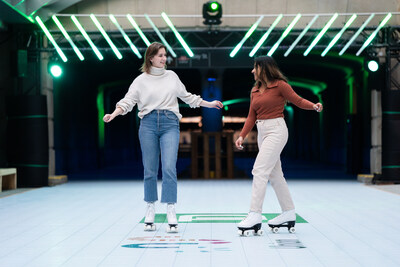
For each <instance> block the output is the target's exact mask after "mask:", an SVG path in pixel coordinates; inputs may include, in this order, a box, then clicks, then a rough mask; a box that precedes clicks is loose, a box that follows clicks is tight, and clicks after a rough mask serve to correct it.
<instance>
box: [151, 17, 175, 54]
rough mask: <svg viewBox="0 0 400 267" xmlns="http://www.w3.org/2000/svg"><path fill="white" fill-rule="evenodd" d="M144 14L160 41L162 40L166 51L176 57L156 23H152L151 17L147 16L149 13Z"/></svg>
mask: <svg viewBox="0 0 400 267" xmlns="http://www.w3.org/2000/svg"><path fill="white" fill-rule="evenodd" d="M144 16H145V17H146V19H147V21H148V22H149V23H150V25H151V27H153V29H154V31H155V32H156V33H157V35H158V37H159V38H160V39H161V41H162V42H163V44H164V45H165V46H166V47H167V49H168V51H169V52H170V53H171V55H172V56H173V57H176V54H175V52H174V50H172V47H171V46H170V45H169V43H168V42H167V40H165V38H164V36H162V34H161V32H160V31H159V30H158V28H157V27H156V25H155V24H154V23H153V21H152V20H151V18H150V17H149V15H147V14H144Z"/></svg>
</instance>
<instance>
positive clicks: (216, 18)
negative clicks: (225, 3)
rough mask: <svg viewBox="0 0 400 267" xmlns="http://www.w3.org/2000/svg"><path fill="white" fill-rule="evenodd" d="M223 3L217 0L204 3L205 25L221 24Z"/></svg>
mask: <svg viewBox="0 0 400 267" xmlns="http://www.w3.org/2000/svg"><path fill="white" fill-rule="evenodd" d="M221 17H222V5H221V4H220V3H218V2H217V1H208V2H206V3H204V4H203V18H204V21H203V23H204V24H205V25H219V24H221Z"/></svg>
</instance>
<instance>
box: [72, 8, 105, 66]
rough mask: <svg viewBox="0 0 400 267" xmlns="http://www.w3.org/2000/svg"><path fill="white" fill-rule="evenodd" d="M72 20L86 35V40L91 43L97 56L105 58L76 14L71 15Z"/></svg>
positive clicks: (101, 58)
mask: <svg viewBox="0 0 400 267" xmlns="http://www.w3.org/2000/svg"><path fill="white" fill-rule="evenodd" d="M71 19H72V21H73V22H74V23H75V25H76V27H77V28H78V29H79V31H80V32H81V33H82V35H83V37H85V39H86V41H87V42H88V43H89V45H90V47H91V48H92V49H93V51H94V53H95V54H96V56H97V57H98V58H99V59H100V60H103V59H104V58H103V55H102V54H101V53H100V51H99V49H97V47H96V46H95V45H94V43H93V42H92V40H91V39H90V37H89V35H88V34H87V33H86V31H85V29H84V28H83V27H82V25H81V24H80V23H79V21H78V19H77V18H76V17H75V15H72V16H71Z"/></svg>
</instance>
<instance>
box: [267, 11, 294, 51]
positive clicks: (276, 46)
mask: <svg viewBox="0 0 400 267" xmlns="http://www.w3.org/2000/svg"><path fill="white" fill-rule="evenodd" d="M300 18H301V14H297V16H296V17H295V18H294V19H293V20H292V22H291V23H290V25H289V26H288V27H287V28H286V30H285V31H284V32H283V33H282V36H281V37H280V38H279V40H278V41H277V42H276V43H275V44H274V46H273V47H272V48H271V50H269V52H268V54H267V55H268V56H269V57H270V56H272V54H273V53H274V52H275V50H276V49H277V48H278V46H279V45H280V43H281V42H282V41H283V39H285V37H286V36H287V35H288V34H289V32H290V31H291V30H292V29H293V27H294V25H296V23H297V22H298V21H299V19H300Z"/></svg>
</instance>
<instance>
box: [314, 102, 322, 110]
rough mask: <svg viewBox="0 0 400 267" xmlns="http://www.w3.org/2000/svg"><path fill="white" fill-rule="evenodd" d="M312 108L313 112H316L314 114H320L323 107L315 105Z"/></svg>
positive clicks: (319, 104) (318, 104)
mask: <svg viewBox="0 0 400 267" xmlns="http://www.w3.org/2000/svg"><path fill="white" fill-rule="evenodd" d="M313 108H314V110H315V111H316V112H321V111H322V110H323V108H324V107H323V106H322V104H321V103H317V104H315V105H314V106H313Z"/></svg>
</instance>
